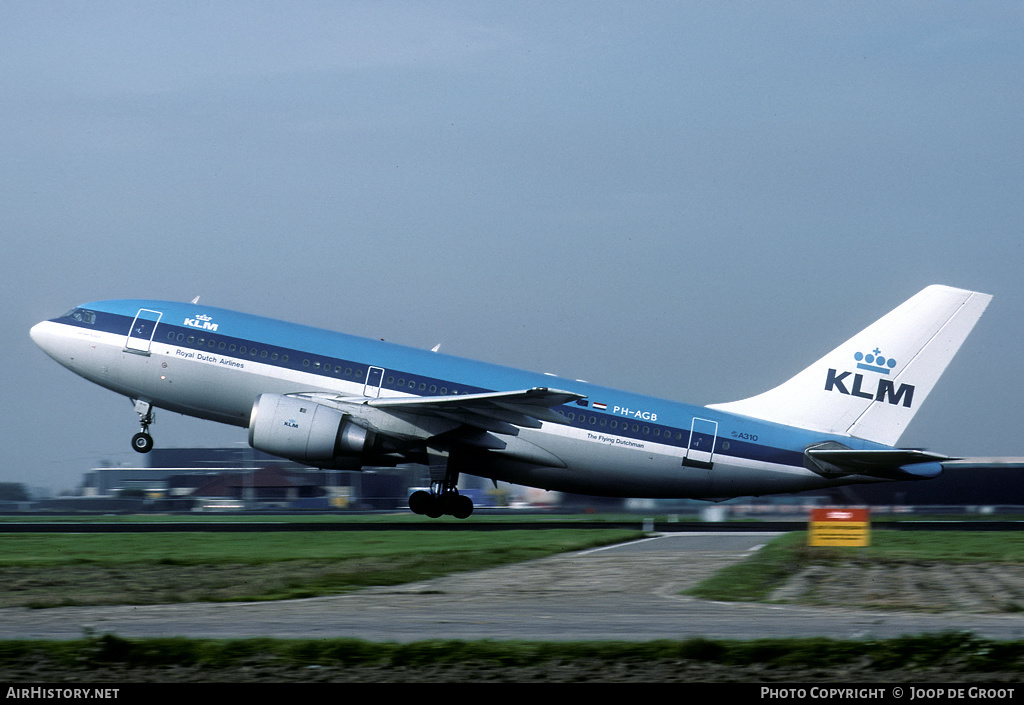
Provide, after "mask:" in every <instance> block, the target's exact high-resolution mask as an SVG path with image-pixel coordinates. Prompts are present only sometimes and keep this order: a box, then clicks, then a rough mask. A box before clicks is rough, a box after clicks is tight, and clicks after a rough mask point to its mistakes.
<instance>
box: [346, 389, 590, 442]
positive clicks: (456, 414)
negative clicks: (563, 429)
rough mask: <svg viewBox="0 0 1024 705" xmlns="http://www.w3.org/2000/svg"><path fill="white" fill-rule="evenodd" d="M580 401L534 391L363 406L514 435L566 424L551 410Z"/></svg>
mask: <svg viewBox="0 0 1024 705" xmlns="http://www.w3.org/2000/svg"><path fill="white" fill-rule="evenodd" d="M583 398H584V396H583V395H581V394H576V393H574V392H566V391H563V390H561V389H549V388H547V387H534V388H533V389H523V390H519V391H513V392H485V393H483V394H458V395H449V396H443V397H397V398H396V397H382V398H377V399H370V400H368V401H367V402H366V404H367V405H368V406H371V407H374V408H376V409H381V410H386V411H393V412H405V413H412V414H427V415H432V416H440V417H443V418H447V419H452V420H457V421H460V422H461V423H464V424H466V425H468V426H474V427H477V428H481V429H483V430H485V431H491V432H496V433H503V434H509V435H515V434H516V433H518V428H540V426H541V424H542V423H558V424H565V423H568V420H567V419H566V418H565V417H564V416H562V415H561V414H559V413H558V412H556V411H554V410H553V409H552V407H555V406H560V405H562V404H568V403H570V402H574V401H577V400H579V399H583Z"/></svg>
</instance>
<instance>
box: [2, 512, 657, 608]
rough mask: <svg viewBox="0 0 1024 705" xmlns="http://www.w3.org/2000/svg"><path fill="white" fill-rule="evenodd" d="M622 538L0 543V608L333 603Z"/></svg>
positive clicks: (391, 536)
mask: <svg viewBox="0 0 1024 705" xmlns="http://www.w3.org/2000/svg"><path fill="white" fill-rule="evenodd" d="M640 535H641V534H640V533H639V532H631V531H619V530H607V531H605V530H588V531H572V530H543V531H537V530H529V531H516V530H510V531H501V532H465V531H459V532H443V531H400V532H398V531H358V532H313V533H310V532H250V533H211V532H176V533H125V534H62V533H54V534H6V535H0V580H2V581H3V584H4V585H5V589H4V590H3V591H2V592H0V607H15V606H22V607H56V606H68V605H105V604H157V603H171V602H193V601H231V600H274V599H290V598H298V597H316V596H321V595H337V594H343V593H345V592H349V591H351V590H355V589H358V588H361V587H366V586H369V585H396V584H400V583H407V582H413V581H418V580H426V579H429V578H433V577H438V576H441V575H447V574H450V573H456V572H460V571H467V570H479V569H483V568H488V567H492V566H496V565H503V564H507V563H515V562H519V561H525V560H530V559H534V558H540V557H543V556H548V555H552V554H555V553H561V552H564V551H573V550H582V549H585V548H592V547H595V546H601V545H607V544H609V543H616V542H619V541H624V540H628V539H631V538H636V537H639V536H640Z"/></svg>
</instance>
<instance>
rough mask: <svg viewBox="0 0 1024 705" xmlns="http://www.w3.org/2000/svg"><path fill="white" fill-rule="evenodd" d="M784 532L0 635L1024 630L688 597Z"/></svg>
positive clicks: (654, 544) (74, 619) (658, 542)
mask: <svg viewBox="0 0 1024 705" xmlns="http://www.w3.org/2000/svg"><path fill="white" fill-rule="evenodd" d="M774 535H775V534H750V533H744V534H736V533H723V534H711V533H698V534H686V533H678V534H670V535H663V536H657V537H653V538H649V539H645V540H643V541H638V542H633V543H629V544H623V545H619V546H614V547H609V548H605V549H600V550H594V551H586V552H581V553H572V554H565V555H560V556H554V557H550V558H545V559H541V560H537V561H531V562H529V563H524V564H517V565H512V566H506V567H503V568H496V569H492V570H486V571H481V572H477V573H471V574H460V575H455V576H450V577H446V578H439V579H436V580H430V581H425V582H421V583H413V584H409V585H402V586H397V587H388V588H374V589H368V590H363V591H360V592H358V593H355V594H351V595H344V596H339V597H325V598H313V599H306V600H291V601H285V602H258V603H253V602H248V603H193V604H185V605H147V606H120V607H65V608H54V609H23V608H17V609H3V610H0V639H25V638H29V639H76V638H80V637H82V636H83V635H84V634H86V633H94V634H104V633H111V634H117V635H118V636H122V637H158V636H162V637H166V636H189V637H212V638H240V637H255V636H265V637H278V638H317V637H321V638H333V637H355V638H361V639H368V640H373V641H395V642H411V641H420V640H426V639H494V640H506V639H518V640H544V641H566V640H571V641H576V640H626V641H648V640H652V639H685V638H690V637H707V638H720V639H753V638H764V637H806V636H828V637H833V638H842V639H855V638H889V637H896V636H901V635H910V634H924V633H935V632H948V631H951V630H956V631H969V632H972V633H974V634H976V635H978V636H981V637H986V638H990V639H1000V640H1008V639H1024V615H1021V614H1008V615H978V614H950V613H944V614H935V615H930V614H920V613H904V612H869V611H863V610H845V609H835V608H811V607H801V606H791V605H764V604H754V603H720V602H709V601H704V600H697V599H694V598H690V597H686V596H683V595H680V594H679V593H680V592H681V591H682V590H684V589H685V588H687V587H689V586H691V585H693V584H695V583H697V582H699V581H700V580H701V579H703V578H704V577H706V576H708V575H710V574H712V573H714V572H715V571H717V570H719V569H720V568H722V567H724V566H726V565H729V564H731V563H733V562H735V561H738V560H741V559H742V558H744V557H745V556H747V555H749V553H750V551H752V550H756V549H757V547H758V546H760V545H762V544H763V543H765V542H766V541H767V540H768V539H769V538H771V537H772V536H774Z"/></svg>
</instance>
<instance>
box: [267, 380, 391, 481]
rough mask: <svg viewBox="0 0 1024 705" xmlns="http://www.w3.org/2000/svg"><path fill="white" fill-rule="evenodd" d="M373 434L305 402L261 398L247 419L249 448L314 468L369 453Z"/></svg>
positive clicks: (342, 416) (333, 411)
mask: <svg viewBox="0 0 1024 705" xmlns="http://www.w3.org/2000/svg"><path fill="white" fill-rule="evenodd" d="M373 441H374V434H373V432H372V431H370V430H368V429H365V428H363V427H362V426H360V425H359V424H356V423H354V422H353V421H352V420H351V417H349V416H348V415H347V414H344V413H342V412H341V411H338V410H337V409H332V408H331V407H329V406H324V405H323V404H317V403H316V402H313V401H310V400H308V399H300V398H296V397H288V396H284V395H282V394H261V395H260V396H259V397H257V399H256V403H254V404H253V405H252V414H251V415H250V417H249V445H251V446H252V447H253V448H255V449H256V450H262V451H264V452H266V453H270V454H272V455H278V456H281V457H283V458H288V459H290V460H297V461H301V462H308V463H311V464H314V465H330V464H332V463H331V461H335V460H338V459H340V458H346V457H347V458H351V457H352V456H353V455H361V454H364V453H367V452H369V450H370V449H371V447H372V446H373Z"/></svg>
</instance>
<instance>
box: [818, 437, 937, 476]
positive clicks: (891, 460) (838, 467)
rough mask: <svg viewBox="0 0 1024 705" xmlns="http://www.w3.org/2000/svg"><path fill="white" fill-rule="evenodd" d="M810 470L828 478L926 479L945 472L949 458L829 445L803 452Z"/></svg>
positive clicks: (922, 453) (905, 451)
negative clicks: (944, 467)
mask: <svg viewBox="0 0 1024 705" xmlns="http://www.w3.org/2000/svg"><path fill="white" fill-rule="evenodd" d="M804 458H805V459H806V460H807V463H805V464H806V465H807V467H808V468H809V469H810V470H813V471H814V472H817V473H818V474H820V475H824V476H825V477H843V476H845V475H867V476H868V477H878V478H883V479H888V480H923V479H928V478H932V477H937V476H938V475H940V474H941V473H942V463H944V462H946V461H948V460H951V458H950V457H949V456H947V455H940V454H938V453H929V452H928V451H924V450H913V449H904V448H894V449H881V450H851V449H849V448H842V447H839V444H838V443H826V444H822V446H820V447H814V446H812V447H811V448H808V449H807V450H805V451H804Z"/></svg>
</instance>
